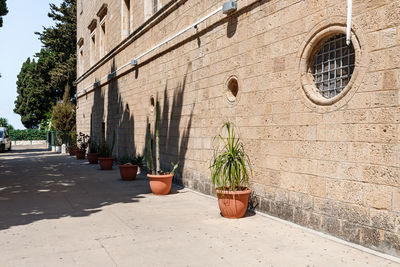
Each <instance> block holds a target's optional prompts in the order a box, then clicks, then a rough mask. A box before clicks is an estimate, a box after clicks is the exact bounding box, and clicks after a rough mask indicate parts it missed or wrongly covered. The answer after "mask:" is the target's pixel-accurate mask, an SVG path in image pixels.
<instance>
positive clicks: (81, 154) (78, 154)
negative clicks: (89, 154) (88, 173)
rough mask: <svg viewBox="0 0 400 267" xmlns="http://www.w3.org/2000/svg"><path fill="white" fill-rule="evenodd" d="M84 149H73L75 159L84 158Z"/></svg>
mask: <svg viewBox="0 0 400 267" xmlns="http://www.w3.org/2000/svg"><path fill="white" fill-rule="evenodd" d="M85 154H86V150H79V149H77V150H75V155H76V159H85Z"/></svg>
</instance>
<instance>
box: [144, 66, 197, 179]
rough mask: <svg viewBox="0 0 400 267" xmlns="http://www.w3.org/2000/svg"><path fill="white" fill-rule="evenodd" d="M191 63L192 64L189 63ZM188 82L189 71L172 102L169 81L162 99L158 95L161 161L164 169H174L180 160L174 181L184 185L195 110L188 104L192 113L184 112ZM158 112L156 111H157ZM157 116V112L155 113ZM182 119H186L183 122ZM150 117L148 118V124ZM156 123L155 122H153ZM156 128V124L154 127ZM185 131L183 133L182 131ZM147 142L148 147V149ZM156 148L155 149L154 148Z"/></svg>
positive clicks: (174, 91) (178, 86) (180, 83)
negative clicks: (184, 172)
mask: <svg viewBox="0 0 400 267" xmlns="http://www.w3.org/2000/svg"><path fill="white" fill-rule="evenodd" d="M189 65H190V64H189ZM186 82H187V72H186V73H185V75H184V76H183V80H182V81H181V82H179V83H178V85H177V86H176V87H175V88H173V96H172V103H171V100H170V97H169V95H168V81H166V82H165V87H164V92H163V97H162V100H160V99H158V96H157V97H156V99H157V101H159V102H160V108H161V110H160V113H161V114H160V130H159V131H160V162H161V169H162V170H163V171H169V170H171V169H172V166H171V163H172V162H174V163H177V162H179V167H178V169H177V170H176V171H175V176H174V181H173V182H174V183H175V184H178V185H183V179H182V177H183V176H182V174H183V171H184V170H185V161H186V153H187V150H188V143H189V136H190V130H191V127H192V120H193V110H194V106H195V104H188V105H187V107H189V108H191V111H190V115H185V114H184V113H183V109H184V96H185V89H186ZM155 112H156V111H155ZM153 115H154V117H155V114H153ZM182 120H184V121H183V122H182ZM148 123H150V122H149V118H148V119H147V124H146V125H148ZM153 124H154V123H153ZM152 129H154V125H153V127H152ZM182 129H183V132H182V134H181V131H182ZM150 135H154V133H150V132H149V129H147V130H146V140H147V138H148V137H149V136H150ZM148 145H149V144H147V142H146V147H145V151H146V149H148ZM153 147H154V141H153ZM153 150H154V149H153Z"/></svg>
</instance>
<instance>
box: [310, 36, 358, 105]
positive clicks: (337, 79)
mask: <svg viewBox="0 0 400 267" xmlns="http://www.w3.org/2000/svg"><path fill="white" fill-rule="evenodd" d="M354 65H355V52H354V47H353V44H350V45H349V46H347V44H346V35H344V34H336V35H334V36H332V37H331V38H329V39H328V40H327V41H325V42H324V43H323V44H322V46H321V48H320V50H319V51H318V52H317V53H316V54H315V56H314V69H313V75H314V80H315V86H316V87H317V88H318V90H319V92H320V94H321V95H322V96H323V97H325V98H332V97H335V96H336V95H338V94H340V92H342V91H343V89H344V88H345V87H346V85H347V84H348V83H349V81H350V79H351V75H352V74H353V70H354Z"/></svg>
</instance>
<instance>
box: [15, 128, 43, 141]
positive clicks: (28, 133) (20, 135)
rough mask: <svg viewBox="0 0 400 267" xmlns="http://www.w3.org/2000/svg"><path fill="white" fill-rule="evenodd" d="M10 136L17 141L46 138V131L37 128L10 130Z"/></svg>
mask: <svg viewBox="0 0 400 267" xmlns="http://www.w3.org/2000/svg"><path fill="white" fill-rule="evenodd" d="M10 137H11V139H12V140H17V141H22V140H25V141H30V140H46V139H47V131H43V130H37V129H25V130H15V129H14V130H10Z"/></svg>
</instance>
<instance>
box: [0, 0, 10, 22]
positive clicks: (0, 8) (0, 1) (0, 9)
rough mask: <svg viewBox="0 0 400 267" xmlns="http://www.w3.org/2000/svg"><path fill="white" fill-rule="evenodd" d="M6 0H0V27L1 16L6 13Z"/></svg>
mask: <svg viewBox="0 0 400 267" xmlns="http://www.w3.org/2000/svg"><path fill="white" fill-rule="evenodd" d="M7 13H8V9H7V0H0V27H3V16H5V15H7Z"/></svg>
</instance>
